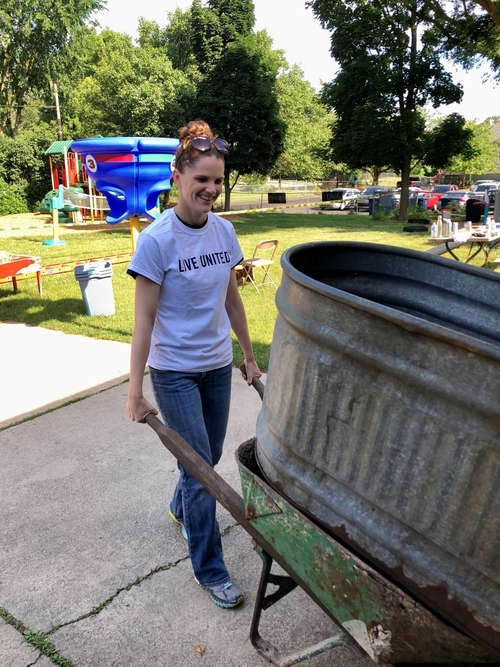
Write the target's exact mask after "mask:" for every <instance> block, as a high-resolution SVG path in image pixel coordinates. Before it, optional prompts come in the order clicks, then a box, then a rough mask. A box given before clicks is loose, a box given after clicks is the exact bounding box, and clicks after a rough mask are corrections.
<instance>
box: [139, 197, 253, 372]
mask: <svg viewBox="0 0 500 667" xmlns="http://www.w3.org/2000/svg"><path fill="white" fill-rule="evenodd" d="M242 259H243V254H242V252H241V248H240V245H239V243H238V239H237V237H236V233H235V231H234V228H233V226H232V224H231V223H230V222H228V221H227V220H224V218H221V217H219V216H217V215H214V214H213V213H209V214H208V219H207V222H206V224H205V225H204V226H203V227H197V228H194V227H189V226H187V225H185V224H184V223H183V222H181V221H180V220H179V218H178V217H177V216H176V215H175V212H174V209H168V210H167V211H165V212H164V213H162V215H161V216H160V217H159V218H157V219H156V220H155V221H154V222H153V224H152V225H150V226H149V227H146V229H144V230H143V231H142V232H141V233H140V234H139V237H138V239H137V247H136V251H135V253H134V256H133V258H132V261H131V263H130V265H129V268H128V269H127V272H128V273H129V274H130V275H132V276H133V277H136V276H137V275H141V276H144V277H145V278H149V280H152V281H153V282H155V283H157V284H158V285H160V298H159V303H158V310H157V313H156V321H155V325H154V329H153V334H152V338H151V349H150V352H149V357H148V365H149V366H151V367H152V368H155V369H157V370H175V371H189V372H199V371H209V370H213V369H215V368H221V367H223V366H226V365H227V364H230V363H231V362H232V359H233V354H232V344H231V336H230V330H231V326H230V323H229V318H228V315H227V312H226V308H225V300H226V294H227V288H228V284H229V278H230V275H231V269H233V268H234V267H235V266H236V265H237V264H239V262H241V260H242Z"/></svg>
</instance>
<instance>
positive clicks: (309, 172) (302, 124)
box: [271, 66, 331, 180]
mask: <svg viewBox="0 0 500 667" xmlns="http://www.w3.org/2000/svg"><path fill="white" fill-rule="evenodd" d="M276 94H277V98H278V103H279V109H280V111H279V116H280V119H281V121H282V122H283V123H284V125H285V127H286V132H285V139H284V151H283V153H282V154H281V155H280V157H279V158H278V160H277V162H276V164H275V165H274V167H273V169H272V171H271V175H273V176H277V177H278V178H279V179H280V180H281V178H282V177H284V178H301V179H305V180H319V179H321V178H322V177H323V176H325V175H326V174H327V173H328V171H329V168H330V166H331V165H329V164H327V163H326V161H325V160H324V159H322V154H323V153H322V149H324V148H325V147H326V146H327V145H328V143H329V140H330V123H331V116H330V115H329V114H328V112H327V110H326V108H325V106H324V105H323V104H322V103H321V101H320V100H319V98H318V95H317V94H316V92H315V90H314V89H313V87H312V86H311V84H310V83H309V82H308V81H305V80H304V74H303V72H302V70H301V69H300V68H299V67H297V66H295V67H293V68H291V69H285V70H284V71H282V72H281V74H280V75H279V76H278V79H277V81H276Z"/></svg>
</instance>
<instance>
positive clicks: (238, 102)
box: [192, 33, 285, 210]
mask: <svg viewBox="0 0 500 667" xmlns="http://www.w3.org/2000/svg"><path fill="white" fill-rule="evenodd" d="M270 44H271V40H270V39H269V37H268V36H267V35H265V34H263V33H258V34H256V35H249V36H247V37H240V38H238V39H237V40H236V41H234V42H232V43H230V44H229V45H228V46H227V47H226V49H225V50H224V53H223V55H222V56H221V57H220V58H219V59H218V61H217V62H216V64H215V65H214V67H213V69H212V70H211V72H210V75H209V76H206V77H205V78H204V79H203V81H201V83H200V85H199V87H198V93H197V95H196V99H195V101H194V104H193V107H192V111H193V113H192V115H193V117H200V118H203V119H204V120H206V121H207V122H208V123H209V124H210V125H211V127H212V129H213V130H214V131H216V132H218V133H219V134H220V135H221V136H222V137H223V138H224V139H225V140H226V141H227V142H228V143H229V146H230V150H229V153H228V155H227V156H226V167H225V172H224V192H225V207H226V210H229V208H230V203H231V190H232V188H233V187H234V185H235V184H236V182H237V181H238V178H239V176H240V175H242V174H250V173H255V174H261V175H265V174H267V173H269V171H270V169H271V168H272V167H273V165H274V164H275V162H276V160H277V158H278V157H279V155H280V153H281V152H282V150H283V139H284V134H285V127H284V124H283V122H282V121H281V119H280V117H279V105H278V100H277V97H276V91H275V86H276V76H277V72H278V68H279V65H280V62H281V56H280V54H278V53H276V52H273V51H272V50H271V49H270ZM231 174H233V181H232V183H231Z"/></svg>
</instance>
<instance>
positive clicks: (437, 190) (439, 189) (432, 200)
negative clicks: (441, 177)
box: [427, 184, 458, 211]
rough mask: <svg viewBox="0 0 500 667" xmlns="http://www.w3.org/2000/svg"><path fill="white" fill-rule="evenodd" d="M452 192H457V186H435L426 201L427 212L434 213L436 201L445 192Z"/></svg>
mask: <svg viewBox="0 0 500 667" xmlns="http://www.w3.org/2000/svg"><path fill="white" fill-rule="evenodd" d="M452 190H458V186H457V185H452V184H449V185H435V186H434V187H433V188H432V190H431V195H430V197H429V199H428V200H427V210H428V211H434V210H435V208H436V206H437V203H438V201H439V200H440V199H441V197H442V196H443V195H444V194H445V192H451V191H452Z"/></svg>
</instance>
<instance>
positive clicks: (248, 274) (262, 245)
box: [236, 239, 278, 292]
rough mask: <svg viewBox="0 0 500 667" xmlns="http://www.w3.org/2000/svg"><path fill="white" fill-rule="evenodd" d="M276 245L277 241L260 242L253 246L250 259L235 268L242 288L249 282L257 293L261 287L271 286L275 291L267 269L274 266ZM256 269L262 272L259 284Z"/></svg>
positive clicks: (274, 284)
mask: <svg viewBox="0 0 500 667" xmlns="http://www.w3.org/2000/svg"><path fill="white" fill-rule="evenodd" d="M277 245H278V239H268V240H267V241H260V242H259V243H257V245H256V246H255V250H254V252H253V256H252V258H251V259H244V260H242V262H241V264H239V265H238V266H237V267H236V271H237V273H238V275H239V276H240V280H239V283H240V284H242V285H243V287H244V286H245V284H246V282H247V281H250V282H251V283H252V285H253V286H254V287H255V289H256V290H257V292H258V291H259V287H262V286H263V285H273V286H274V289H276V283H275V282H274V280H273V279H272V278H271V276H270V274H269V267H270V266H271V265H272V264H274V261H273V258H274V253H275V252H276V247H277ZM256 269H262V271H263V275H262V280H261V282H257V281H256V280H257V279H256V274H255V270H256Z"/></svg>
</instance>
